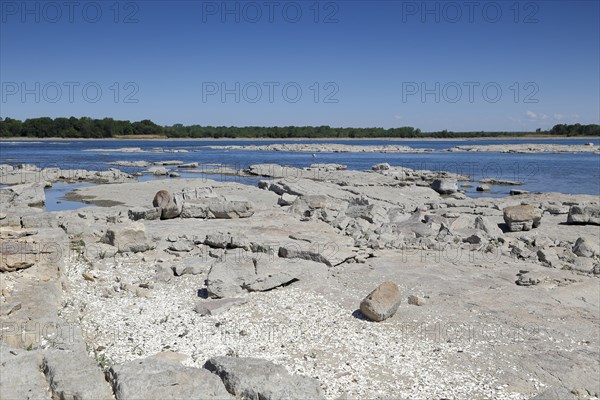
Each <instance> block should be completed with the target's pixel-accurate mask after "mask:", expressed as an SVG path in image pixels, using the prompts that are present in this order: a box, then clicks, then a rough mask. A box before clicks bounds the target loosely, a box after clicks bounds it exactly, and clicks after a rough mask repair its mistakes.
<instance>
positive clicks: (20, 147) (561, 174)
mask: <svg viewBox="0 0 600 400" xmlns="http://www.w3.org/2000/svg"><path fill="white" fill-rule="evenodd" d="M587 142H590V139H532V140H530V139H527V140H523V139H512V140H511V139H506V140H505V139H487V140H486V139H484V140H57V141H52V140H45V141H35V140H32V141H2V142H0V163H2V164H13V165H14V164H19V163H32V164H36V165H37V166H39V167H42V168H43V167H60V168H65V169H80V168H83V169H89V170H105V169H108V168H111V167H113V166H111V165H109V164H108V163H109V162H112V161H119V160H126V161H137V160H144V161H149V162H154V161H164V160H180V161H183V162H186V163H188V162H197V163H199V164H224V165H227V166H229V167H232V168H245V167H247V166H249V165H251V164H257V163H277V164H282V165H290V166H295V167H306V166H309V165H310V164H313V163H338V164H344V165H347V166H348V168H349V169H354V170H367V169H370V168H371V166H372V165H373V164H377V163H381V162H387V163H389V164H391V165H393V166H402V167H407V168H412V169H429V170H436V171H450V172H454V173H460V174H465V175H469V176H470V177H471V179H472V180H473V181H477V180H480V179H485V178H495V179H502V180H511V181H520V182H523V184H522V185H520V186H517V188H519V189H524V190H529V191H535V192H561V193H570V194H593V195H597V196H600V155H597V154H584V153H580V154H549V153H543V154H515V153H495V152H445V151H441V150H443V149H446V148H449V147H453V146H459V145H465V144H471V145H476V144H477V145H479V144H482V145H485V144H510V143H540V144H544V143H553V144H585V143H587ZM272 143H341V144H356V145H387V144H397V145H404V146H410V147H414V148H427V149H433V150H434V151H433V152H427V153H414V154H411V153H402V154H389V153H385V154H384V153H317V154H315V155H314V156H313V154H311V153H293V152H290V153H288V152H266V151H257V152H255V151H244V150H220V149H210V148H208V146H219V145H266V144H272ZM123 147H139V148H141V149H143V150H148V151H151V150H153V149H157V148H160V149H164V150H168V151H169V150H187V152H185V153H164V152H162V153H157V152H141V153H119V152H111V151H110V150H114V149H118V148H123ZM90 149H98V151H91V152H90V151H85V150H90ZM117 168H119V169H121V170H123V171H126V172H129V173H133V172H138V171H142V170H143V169H145V168H130V167H117ZM178 172H180V173H181V176H182V177H200V175H199V174H198V173H192V172H185V171H178ZM209 178H213V179H217V180H231V179H235V180H236V181H239V182H241V183H247V184H255V182H256V180H255V179H240V178H239V177H228V176H209ZM141 179H144V180H145V179H155V178H149V177H148V176H145V177H143V178H141ZM161 179H172V178H161ZM475 186H476V184H475V185H474V186H473V187H472V188H466V189H465V190H466V192H467V195H468V196H471V197H476V196H482V195H483V196H493V197H501V196H507V195H508V192H509V191H510V189H511V188H513V187H512V186H492V190H491V191H490V192H487V193H485V194H482V193H477V192H476V191H475ZM71 188H72V186H71V187H69V185H58V186H57V185H55V188H53V189H49V190H48V192H47V195H48V196H49V197H50V199H51V200H50V201H49V203H53V204H54V205H51V204H48V208H49V209H66V208H73V207H75V205H72V204H70V203H68V202H62V201H61V197H60V194H63V193H65V192H67V191H69V189H71Z"/></svg>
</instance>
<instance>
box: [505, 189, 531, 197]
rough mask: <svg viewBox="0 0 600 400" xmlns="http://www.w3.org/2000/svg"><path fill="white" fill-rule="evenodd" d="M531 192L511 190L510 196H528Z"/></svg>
mask: <svg viewBox="0 0 600 400" xmlns="http://www.w3.org/2000/svg"><path fill="white" fill-rule="evenodd" d="M528 193H529V190H523V189H511V190H510V192H509V194H510V195H511V196H520V195H522V194H528Z"/></svg>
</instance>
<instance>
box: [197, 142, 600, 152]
mask: <svg viewBox="0 0 600 400" xmlns="http://www.w3.org/2000/svg"><path fill="white" fill-rule="evenodd" d="M207 147H208V148H211V149H219V150H248V151H282V152H301V153H430V152H433V151H442V152H444V151H451V152H459V151H472V152H499V153H530V154H534V153H596V154H600V146H599V145H597V144H596V145H595V144H594V143H593V142H590V143H588V144H586V145H568V144H524V143H518V144H489V145H464V146H455V147H450V148H446V149H441V150H433V149H423V148H413V147H410V146H400V145H380V146H377V145H358V144H357V145H351V144H336V143H307V144H305V143H275V144H267V145H221V146H207Z"/></svg>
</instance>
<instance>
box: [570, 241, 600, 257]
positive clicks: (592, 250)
mask: <svg viewBox="0 0 600 400" xmlns="http://www.w3.org/2000/svg"><path fill="white" fill-rule="evenodd" d="M598 247H599V245H598V242H595V243H594V242H593V241H592V240H589V239H586V238H582V237H580V238H578V239H577V241H576V242H575V244H574V245H573V253H575V254H576V255H577V256H579V257H594V256H597V255H600V252H599V251H598Z"/></svg>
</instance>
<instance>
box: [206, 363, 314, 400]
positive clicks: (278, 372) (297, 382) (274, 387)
mask: <svg viewBox="0 0 600 400" xmlns="http://www.w3.org/2000/svg"><path fill="white" fill-rule="evenodd" d="M204 368H206V369H207V370H209V371H211V372H213V373H214V374H216V375H217V376H219V377H220V378H221V379H222V380H223V383H224V384H225V387H226V388H227V390H228V391H229V393H232V394H233V395H235V396H236V398H239V399H261V400H283V399H286V400H295V399H297V400H305V399H312V400H318V399H323V398H324V397H323V393H322V391H321V387H320V385H319V382H318V381H317V380H315V379H312V378H308V377H304V376H299V375H290V374H289V373H288V372H287V370H286V369H285V367H283V366H281V365H277V364H274V363H272V362H270V361H267V360H261V359H258V358H250V357H244V358H242V357H240V358H234V357H214V358H211V359H209V360H208V361H207V362H206V363H205V364H204Z"/></svg>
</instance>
